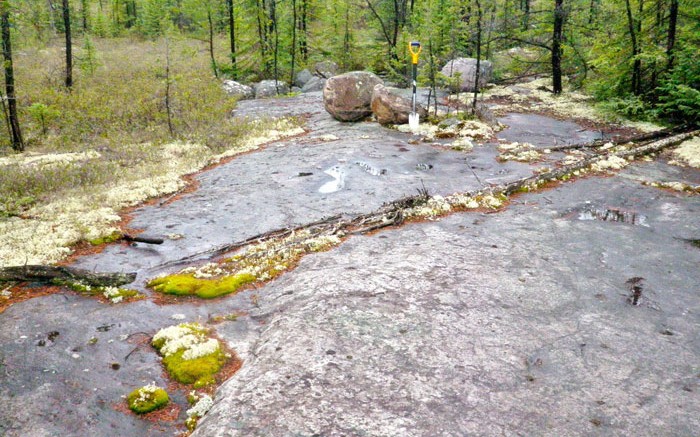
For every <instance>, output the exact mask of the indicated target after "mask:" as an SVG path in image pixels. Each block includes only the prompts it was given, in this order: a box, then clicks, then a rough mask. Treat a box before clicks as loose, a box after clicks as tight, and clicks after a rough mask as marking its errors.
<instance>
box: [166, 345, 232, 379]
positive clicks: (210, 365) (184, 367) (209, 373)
mask: <svg viewBox="0 0 700 437" xmlns="http://www.w3.org/2000/svg"><path fill="white" fill-rule="evenodd" d="M184 353H185V350H180V351H178V352H176V353H174V354H172V355H168V356H167V357H164V358H163V364H164V365H165V368H166V369H168V374H169V375H170V377H171V378H173V379H174V380H176V381H178V382H181V383H183V384H192V385H193V387H194V388H201V387H205V386H207V385H211V384H214V383H215V382H216V379H215V378H214V375H216V374H217V373H218V372H219V370H221V368H222V367H223V365H224V364H225V363H226V355H224V353H223V351H222V350H221V349H217V351H216V352H214V353H212V354H209V355H205V356H203V357H200V358H195V359H192V360H185V359H183V358H182V357H183V355H184Z"/></svg>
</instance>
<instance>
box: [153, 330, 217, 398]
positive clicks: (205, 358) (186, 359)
mask: <svg viewBox="0 0 700 437" xmlns="http://www.w3.org/2000/svg"><path fill="white" fill-rule="evenodd" d="M207 334H208V331H207V329H205V328H203V327H202V326H200V325H199V324H197V323H182V324H180V325H176V326H170V327H167V328H164V329H161V330H160V331H158V333H157V334H156V335H154V336H153V340H152V341H151V344H152V345H153V347H155V348H156V349H158V352H160V354H161V355H162V356H163V365H165V368H166V370H167V371H168V374H169V375H170V377H171V378H173V379H174V380H176V381H178V382H181V383H183V384H192V385H193V386H194V387H195V388H200V387H204V386H207V385H210V384H213V383H215V382H216V379H215V376H216V374H217V373H218V372H219V371H220V370H221V368H222V367H223V366H224V364H226V361H227V359H228V355H227V354H226V353H225V352H224V351H223V350H222V348H221V345H220V344H219V341H218V340H216V339H214V338H210V337H208V335H207Z"/></svg>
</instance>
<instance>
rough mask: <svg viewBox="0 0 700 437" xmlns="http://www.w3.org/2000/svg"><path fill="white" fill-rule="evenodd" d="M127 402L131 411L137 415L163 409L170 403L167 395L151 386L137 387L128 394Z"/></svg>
mask: <svg viewBox="0 0 700 437" xmlns="http://www.w3.org/2000/svg"><path fill="white" fill-rule="evenodd" d="M127 402H128V403H129V408H130V409H131V411H133V412H134V413H137V414H146V413H150V412H151V411H155V410H157V409H159V408H163V407H164V406H166V405H167V404H168V402H170V398H169V397H168V393H167V392H166V391H165V390H163V389H162V388H160V387H157V386H155V385H153V384H151V385H147V386H145V387H139V388H137V389H136V390H134V391H132V392H131V393H129V396H127Z"/></svg>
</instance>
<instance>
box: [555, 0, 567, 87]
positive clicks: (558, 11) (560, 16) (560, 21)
mask: <svg viewBox="0 0 700 437" xmlns="http://www.w3.org/2000/svg"><path fill="white" fill-rule="evenodd" d="M563 3H564V0H554V32H553V33H552V88H553V90H554V94H561V92H562V83H561V56H562V50H561V41H562V33H563V29H564V7H563Z"/></svg>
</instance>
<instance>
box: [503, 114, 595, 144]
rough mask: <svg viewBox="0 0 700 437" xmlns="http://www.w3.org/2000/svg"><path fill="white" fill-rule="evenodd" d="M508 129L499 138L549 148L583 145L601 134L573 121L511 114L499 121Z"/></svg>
mask: <svg viewBox="0 0 700 437" xmlns="http://www.w3.org/2000/svg"><path fill="white" fill-rule="evenodd" d="M498 121H500V122H501V123H503V124H505V125H507V126H508V127H507V128H505V129H504V130H502V131H501V132H499V133H498V135H497V136H498V138H503V139H505V140H508V141H511V142H514V141H517V142H520V143H530V144H532V145H534V146H538V147H541V148H547V147H552V146H563V145H567V144H583V143H588V142H591V141H594V140H597V139H599V138H600V133H599V132H595V131H591V130H587V129H584V128H582V127H581V126H580V125H578V124H576V123H574V122H571V121H561V120H556V119H553V118H550V117H545V116H543V115H536V114H520V113H511V114H506V115H505V116H504V117H500V118H499V119H498Z"/></svg>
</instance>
